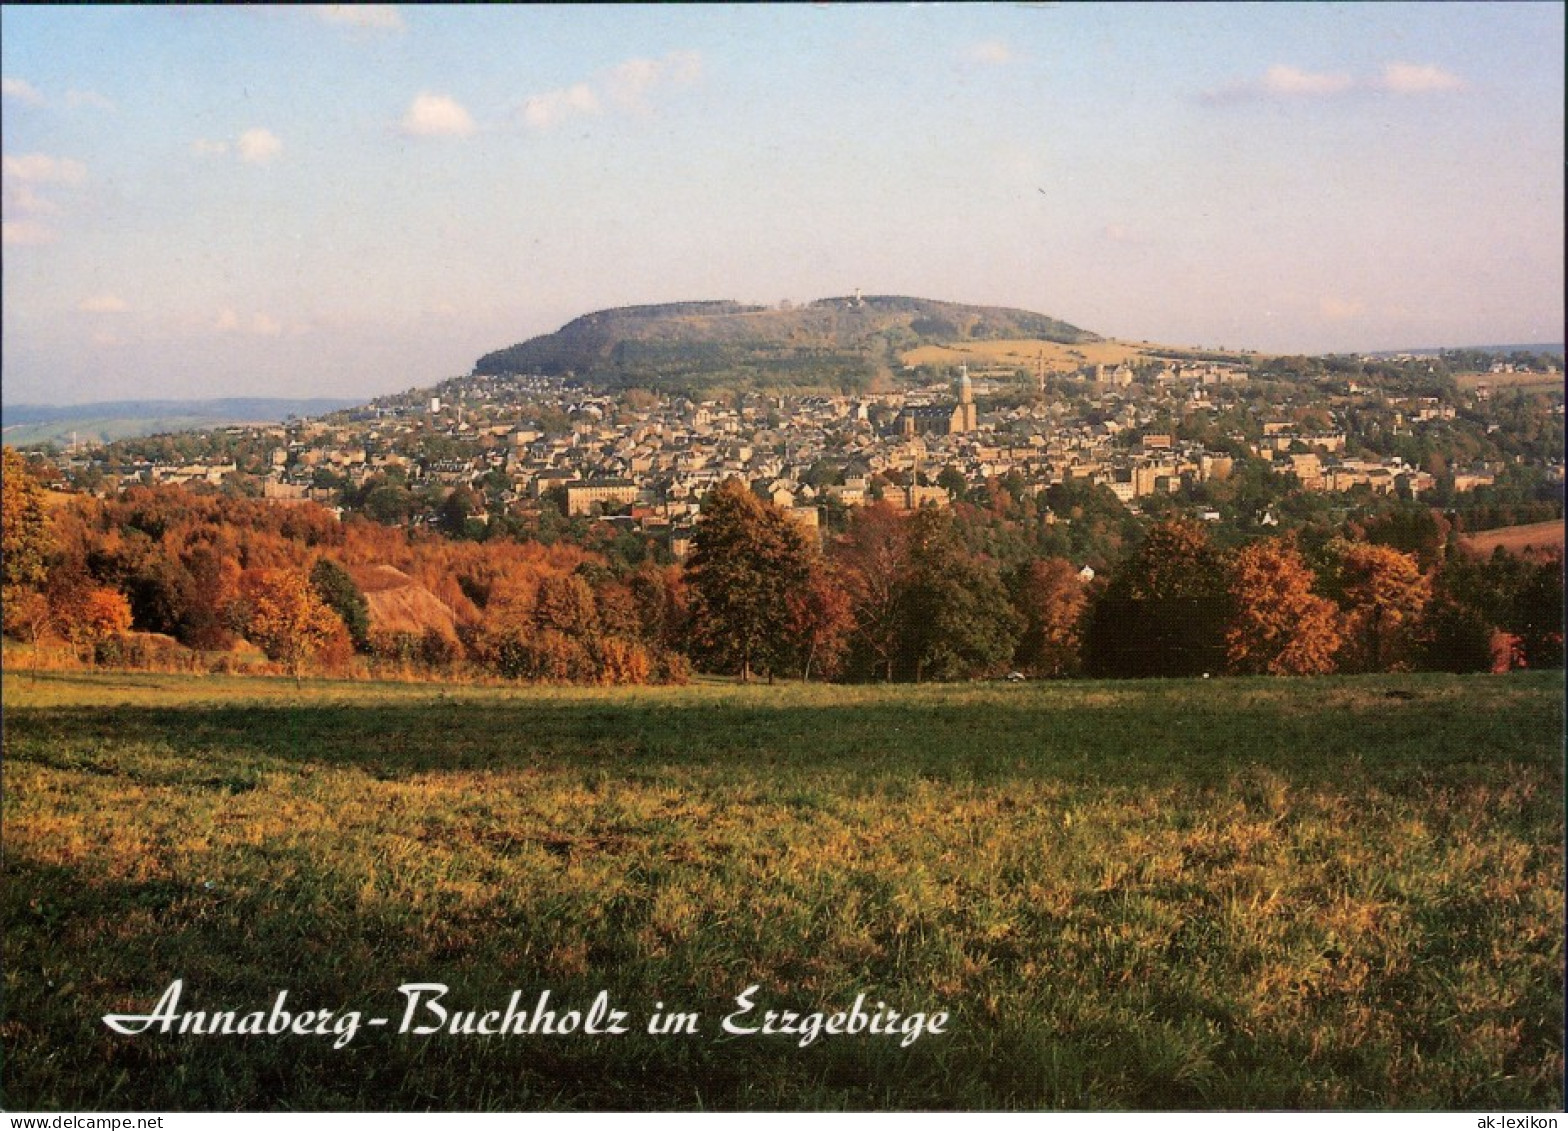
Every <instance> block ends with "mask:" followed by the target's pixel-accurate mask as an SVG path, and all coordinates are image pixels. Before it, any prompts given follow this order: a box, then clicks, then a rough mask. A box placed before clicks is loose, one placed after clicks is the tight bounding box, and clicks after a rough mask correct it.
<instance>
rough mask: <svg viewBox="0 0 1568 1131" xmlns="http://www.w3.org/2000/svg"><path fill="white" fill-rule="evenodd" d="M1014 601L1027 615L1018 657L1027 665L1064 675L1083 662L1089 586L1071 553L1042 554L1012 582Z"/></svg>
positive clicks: (1040, 672) (1027, 668)
mask: <svg viewBox="0 0 1568 1131" xmlns="http://www.w3.org/2000/svg"><path fill="white" fill-rule="evenodd" d="M1013 602H1014V604H1015V605H1016V607H1017V608H1018V611H1019V613H1020V614H1021V615H1022V617H1023V633H1022V635H1021V636H1020V637H1019V641H1018V651H1017V653H1016V659H1017V662H1018V665H1019V666H1020V667H1022V668H1023V669H1024V670H1025V671H1029V672H1033V673H1035V674H1036V675H1043V676H1051V677H1060V676H1068V675H1074V674H1076V673H1077V671H1078V669H1079V667H1080V666H1081V662H1082V661H1081V656H1080V647H1081V645H1082V641H1083V618H1084V610H1085V609H1086V608H1087V607H1088V590H1087V588H1086V587H1085V585H1084V582H1083V579H1082V578H1080V577H1079V575H1078V568H1077V567H1076V566H1074V565H1073V564H1072V562H1070V561H1068V560H1067V559H1066V558H1037V559H1035V560H1034V561H1031V562H1030V563H1029V564H1028V565H1026V566H1025V567H1024V568H1023V569H1022V570H1021V571H1019V574H1018V575H1017V576H1016V578H1015V579H1014V582H1013Z"/></svg>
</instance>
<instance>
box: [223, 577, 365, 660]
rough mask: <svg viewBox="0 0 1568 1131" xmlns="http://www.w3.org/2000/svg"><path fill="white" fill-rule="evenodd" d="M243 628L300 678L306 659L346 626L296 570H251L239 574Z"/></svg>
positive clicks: (344, 631)
mask: <svg viewBox="0 0 1568 1131" xmlns="http://www.w3.org/2000/svg"><path fill="white" fill-rule="evenodd" d="M239 588H240V599H239V602H238V606H239V614H240V622H241V631H242V632H243V633H244V635H245V638H246V639H248V640H250V641H251V642H252V643H254V644H256V645H257V646H258V647H260V648H261V650H262V651H264V652H266V653H267V658H268V659H269V660H272V661H274V662H275V663H280V664H285V665H287V666H288V668H289V670H290V671H291V672H293V674H294V677H295V679H298V678H299V676H300V673H301V671H302V670H303V669H304V666H305V661H306V660H308V659H309V658H310V657H311V656H313V655H315V654H316V653H318V652H321V651H323V650H324V649H325V648H326V647H327V646H328V645H329V644H330V643H331V642H332V639H333V637H334V636H336V635H338V634H343V635H345V636H346V635H347V632H348V630H347V629H345V628H344V627H343V622H342V621H341V620H339V619H338V616H337V614H335V613H334V612H333V611H332V610H331V609H329V608H327V606H326V604H325V603H324V602H323V601H322V600H321V598H320V597H318V596H317V595H316V591H315V590H314V589H313V588H312V587H311V584H310V579H309V578H308V577H306V576H305V574H304V573H303V572H302V571H300V570H296V569H258V570H247V571H246V572H245V573H243V574H241V575H240V586H239Z"/></svg>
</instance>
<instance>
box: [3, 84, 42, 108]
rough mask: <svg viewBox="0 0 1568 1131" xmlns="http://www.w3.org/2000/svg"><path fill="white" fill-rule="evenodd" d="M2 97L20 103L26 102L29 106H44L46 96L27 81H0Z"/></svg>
mask: <svg viewBox="0 0 1568 1131" xmlns="http://www.w3.org/2000/svg"><path fill="white" fill-rule="evenodd" d="M0 96H3V97H5V98H14V99H16V100H17V101H18V102H25V103H26V104H27V105H29V106H42V105H43V104H44V96H43V95H41V94H39V93H38V91H37V90H35V89H34V88H33V85H32V84H31V83H29V82H28V81H27V80H25V79H0Z"/></svg>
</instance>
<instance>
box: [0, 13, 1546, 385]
mask: <svg viewBox="0 0 1568 1131" xmlns="http://www.w3.org/2000/svg"><path fill="white" fill-rule="evenodd" d="M0 64H3V65H0V73H3V82H4V87H3V98H0V106H3V132H0V137H3V159H4V179H3V194H4V195H3V210H0V211H3V222H4V248H3V252H4V271H3V287H4V290H3V317H4V321H3V355H0V356H3V396H4V398H5V400H6V402H7V403H13V404H17V403H28V402H52V403H81V402H88V401H97V400H111V399H128V398H153V397H169V398H175V397H178V398H184V397H227V396H289V397H294V396H298V397H306V396H337V397H356V398H357V397H366V398H368V397H371V396H374V395H377V394H381V393H388V392H394V391H400V390H404V389H408V388H413V387H419V386H427V385H431V384H434V383H436V382H438V381H440V380H443V379H445V378H447V377H452V376H456V375H459V374H463V373H467V372H469V371H470V369H471V367H472V365H473V363H474V361H475V360H476V359H477V358H478V357H479V356H480V355H481V354H483V353H485V352H488V351H490V350H493V349H498V348H501V347H504V346H507V345H510V344H512V343H514V342H518V341H522V340H525V339H527V338H529V337H532V336H535V335H537V334H542V333H548V332H550V331H552V330H554V329H556V328H558V327H559V326H561V325H562V324H564V323H565V322H567V321H569V320H570V319H572V318H574V317H576V316H578V315H580V314H584V313H587V312H589V311H592V310H598V309H603V308H605V307H612V306H624V305H632V304H640V303H653V302H670V301H678V300H685V299H736V300H740V301H743V302H753V303H759V304H764V305H776V304H778V303H779V302H781V301H782V300H786V299H787V300H790V301H792V302H796V303H799V302H803V301H808V300H811V299H816V298H822V297H827V296H832V295H845V294H851V293H853V292H854V291H855V290H856V289H857V288H858V289H860V290H862V291H864V292H865V293H866V294H905V295H915V296H919V297H923V298H934V299H944V300H949V301H955V302H969V303H979V304H987V305H999V306H1010V307H1018V308H1022V309H1026V310H1034V311H1038V312H1040V313H1043V314H1048V315H1051V316H1052V317H1056V318H1061V319H1064V320H1066V321H1068V322H1071V323H1073V324H1074V325H1077V326H1081V327H1083V328H1085V329H1088V330H1091V331H1094V332H1096V333H1099V334H1102V335H1105V336H1108V337H1120V338H1127V339H1132V340H1135V341H1138V340H1148V341H1156V342H1163V343H1168V344H1180V345H1191V346H1208V347H1224V348H1231V349H1238V348H1250V349H1258V350H1263V351H1266V352H1275V353H1286V352H1289V353H1296V352H1305V353H1322V352H1351V351H1362V350H1383V349H1398V348H1408V347H1430V346H1442V345H1456V346H1457V345H1482V344H1501V343H1536V342H1540V343H1547V342H1561V341H1562V340H1563V319H1564V310H1563V257H1564V250H1563V249H1564V232H1563V217H1564V114H1563V106H1564V5H1562V4H1559V3H1533V2H1532V3H1520V4H1509V3H1481V4H1460V3H1452V4H1451V3H1444V4H1429V3H1416V4H1318V3H1311V4H1256V5H1253V4H1212V5H1207V4H1195V5H1187V4H1174V3H1159V4H1147V5H1143V4H1106V5H1101V4H1007V5H1003V4H995V5H987V4H958V5H919V6H895V5H794V4H790V5H776V6H749V5H748V6H733V7H729V6H703V5H698V6H678V5H677V6H619V7H618V6H567V7H548V6H519V7H510V6H449V7H392V6H379V5H362V6H353V7H340V6H323V7H276V8H269V7H261V6H243V7H196V8H180V7H152V6H131V7H77V6H64V7H48V6H40V7H29V6H24V5H11V4H6V5H4V6H3V7H0Z"/></svg>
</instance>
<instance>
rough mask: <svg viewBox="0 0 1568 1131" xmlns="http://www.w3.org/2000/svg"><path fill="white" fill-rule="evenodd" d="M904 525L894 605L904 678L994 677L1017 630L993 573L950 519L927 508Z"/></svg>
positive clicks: (1016, 621) (947, 514)
mask: <svg viewBox="0 0 1568 1131" xmlns="http://www.w3.org/2000/svg"><path fill="white" fill-rule="evenodd" d="M909 523H910V530H909V542H908V550H907V553H908V559H907V562H908V564H907V567H906V569H905V570H904V573H903V577H902V580H901V582H900V585H899V598H898V605H899V609H900V617H899V620H900V628H901V633H900V637H901V639H900V652H901V653H902V656H903V661H904V665H905V671H906V672H907V673H909V674H911V675H912V676H913V678H914V679H915V681H916V682H917V683H918V682H920V681H922V680H924V679H937V680H953V679H964V678H969V677H973V676H977V675H987V674H991V673H994V672H996V671H998V670H1000V669H1001V668H1002V667H1003V666H1004V665H1005V664H1006V663H1007V662H1008V660H1010V659H1011V658H1012V655H1013V649H1014V647H1015V646H1016V644H1017V642H1018V632H1019V627H1020V625H1019V618H1018V615H1017V613H1016V612H1015V611H1014V610H1013V606H1012V604H1011V603H1010V602H1009V601H1008V599H1007V590H1006V589H1005V588H1004V587H1003V585H1002V581H1001V578H1000V577H998V576H997V572H996V568H995V567H994V566H993V565H991V563H990V562H988V561H985V560H983V559H981V558H978V557H975V556H974V555H972V554H971V553H970V552H969V550H968V548H967V547H966V546H965V545H964V542H963V540H962V539H961V538H960V537H959V535H958V532H957V530H956V529H955V527H954V525H953V517H952V514H951V512H949V511H947V510H944V509H939V508H937V507H925V508H923V509H921V510H919V511H917V512H916V513H915V514H914V515H913V516H912V517H911V518H910V519H909Z"/></svg>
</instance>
